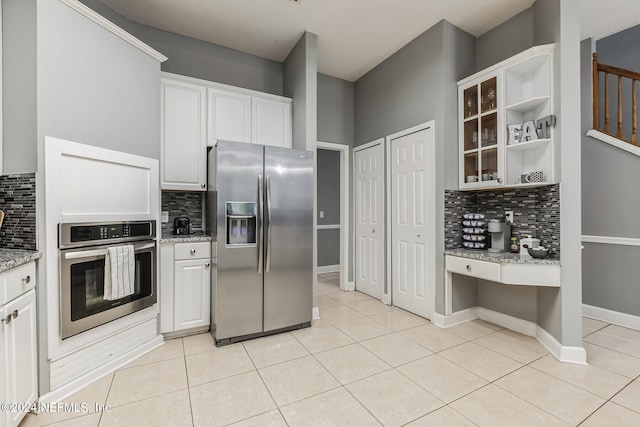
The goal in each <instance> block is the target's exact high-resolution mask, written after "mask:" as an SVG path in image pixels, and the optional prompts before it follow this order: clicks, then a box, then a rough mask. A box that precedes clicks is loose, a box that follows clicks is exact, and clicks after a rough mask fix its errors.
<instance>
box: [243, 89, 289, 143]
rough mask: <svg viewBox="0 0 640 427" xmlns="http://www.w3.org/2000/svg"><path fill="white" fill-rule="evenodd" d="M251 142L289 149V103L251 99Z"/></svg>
mask: <svg viewBox="0 0 640 427" xmlns="http://www.w3.org/2000/svg"><path fill="white" fill-rule="evenodd" d="M251 108H252V110H251V135H252V136H251V141H252V142H253V143H254V144H262V145H273V146H275V147H285V148H291V103H288V102H282V101H276V100H273V99H266V98H258V97H255V96H254V97H252V98H251Z"/></svg>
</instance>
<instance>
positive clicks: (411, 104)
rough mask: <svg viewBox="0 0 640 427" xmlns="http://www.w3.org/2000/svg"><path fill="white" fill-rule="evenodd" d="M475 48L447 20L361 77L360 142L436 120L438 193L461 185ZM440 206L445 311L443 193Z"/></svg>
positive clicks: (440, 306)
mask: <svg viewBox="0 0 640 427" xmlns="http://www.w3.org/2000/svg"><path fill="white" fill-rule="evenodd" d="M474 52H475V39H474V38H473V37H472V36H471V35H469V34H467V33H464V32H463V31H461V30H460V29H458V28H456V27H455V26H453V25H452V24H450V23H449V22H447V21H441V22H439V23H438V24H436V25H435V26H433V27H432V28H430V29H429V30H427V31H426V32H424V33H423V34H421V35H420V36H418V37H417V38H415V39H414V40H413V41H411V42H410V43H409V44H407V45H406V46H405V47H403V48H402V49H400V50H399V51H398V52H396V53H395V54H393V55H392V56H390V57H389V58H387V59H386V60H385V61H383V62H382V63H381V64H379V65H378V66H377V67H375V68H374V69H373V70H371V71H369V72H368V73H367V74H365V75H364V76H363V77H361V78H360V79H358V80H357V81H356V82H355V123H356V124H355V146H358V145H362V144H364V143H367V142H369V141H373V140H376V139H378V138H382V137H385V136H387V135H390V134H393V133H395V132H398V131H401V130H404V129H407V128H410V127H413V126H416V125H418V124H421V123H425V122H427V121H430V120H434V121H435V144H436V146H435V152H436V158H435V165H436V166H437V168H436V180H435V183H434V185H435V194H436V195H442V194H444V189H445V188H446V187H450V188H457V187H458V182H457V165H458V161H457V145H458V144H457V140H458V125H457V119H456V118H457V81H458V80H459V79H461V78H463V77H465V76H468V75H470V74H472V73H473V71H474V62H475V57H474ZM445 159H446V161H447V163H445ZM441 165H444V167H443V166H441ZM434 210H435V213H436V218H435V221H436V224H437V230H436V231H435V235H436V239H435V242H434V243H435V248H436V251H435V252H436V253H435V256H436V260H435V265H436V272H435V275H436V281H435V283H436V301H435V303H436V311H437V312H438V313H444V286H443V283H444V255H443V252H442V251H441V248H443V247H444V198H443V197H436V202H435V205H434Z"/></svg>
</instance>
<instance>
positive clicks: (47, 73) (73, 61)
mask: <svg viewBox="0 0 640 427" xmlns="http://www.w3.org/2000/svg"><path fill="white" fill-rule="evenodd" d="M63 29H64V31H62V30H63ZM69 29H73V31H69ZM159 79H160V63H159V62H158V61H157V60H156V59H154V58H152V57H151V56H149V55H146V54H142V53H141V51H140V50H139V49H137V48H136V47H134V46H131V45H129V44H128V43H127V42H125V41H123V40H122V39H120V38H119V37H117V36H115V35H114V34H112V33H110V32H108V31H107V30H105V29H103V28H101V27H98V26H96V25H95V23H93V22H92V21H89V20H88V19H86V18H84V17H82V16H81V15H79V14H78V13H77V12H75V11H74V10H72V9H70V8H69V7H67V6H65V5H64V4H62V3H60V2H38V136H39V139H40V140H41V141H42V138H44V136H54V137H58V138H62V139H68V140H70V141H75V142H80V143H85V144H89V145H94V146H97V147H103V148H108V149H112V150H116V151H122V152H126V153H131V154H137V155H140V156H145V157H150V158H154V159H159V158H160V144H159V141H160V91H159V90H158V81H159ZM33 155H34V156H35V153H33Z"/></svg>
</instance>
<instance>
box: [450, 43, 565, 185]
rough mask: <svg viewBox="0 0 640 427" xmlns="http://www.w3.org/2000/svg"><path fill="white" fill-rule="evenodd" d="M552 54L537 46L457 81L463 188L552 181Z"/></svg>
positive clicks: (553, 148) (552, 48)
mask: <svg viewBox="0 0 640 427" xmlns="http://www.w3.org/2000/svg"><path fill="white" fill-rule="evenodd" d="M553 53H554V46H553V45H545V46H536V47H533V48H531V49H528V50H527V51H524V52H522V53H520V54H518V55H516V56H514V57H512V58H509V59H507V60H505V61H503V62H501V63H499V64H496V65H494V66H493V67H490V68H489V69H487V70H484V71H482V72H480V73H477V74H475V75H473V76H470V77H468V78H466V79H464V80H461V81H460V82H458V94H459V96H458V99H459V103H460V107H459V112H460V127H459V129H460V141H459V150H460V174H459V185H460V189H461V190H479V189H486V188H501V187H509V188H511V187H533V186H542V185H548V184H551V183H555V182H556V176H555V175H556V174H555V169H556V168H555V163H554V161H555V160H554V159H555V157H556V156H555V151H556V149H557V148H556V144H555V141H554V140H555V135H554V125H555V116H554V96H553ZM527 174H531V176H529V177H527Z"/></svg>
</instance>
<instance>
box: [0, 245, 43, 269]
mask: <svg viewBox="0 0 640 427" xmlns="http://www.w3.org/2000/svg"><path fill="white" fill-rule="evenodd" d="M41 256H42V252H40V251H29V250H24V249H0V273H2V272H4V271H7V270H11V269H12V268H15V267H18V266H21V265H22V264H26V263H28V262H31V261H35V260H37V259H38V258H40V257H41Z"/></svg>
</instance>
